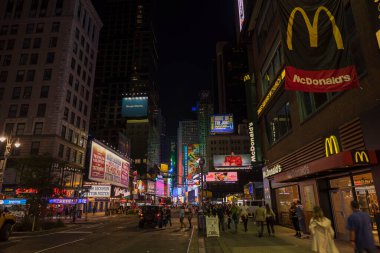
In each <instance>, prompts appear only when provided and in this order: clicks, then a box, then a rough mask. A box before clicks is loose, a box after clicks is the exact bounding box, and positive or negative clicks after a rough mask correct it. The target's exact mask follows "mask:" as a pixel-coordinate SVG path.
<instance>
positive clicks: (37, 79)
mask: <svg viewBox="0 0 380 253" xmlns="http://www.w3.org/2000/svg"><path fill="white" fill-rule="evenodd" d="M0 10H2V11H1V14H0V15H1V16H0V27H1V31H0V58H1V70H0V122H1V124H0V133H4V134H6V135H8V136H12V137H13V139H16V138H17V139H19V141H20V143H21V146H20V147H19V148H18V149H14V150H13V154H12V155H11V157H10V159H9V161H8V164H7V168H6V170H5V181H4V184H5V186H7V185H11V184H15V183H17V182H16V171H15V170H14V169H13V168H14V163H13V160H15V159H20V158H22V157H27V156H29V155H42V154H49V155H51V156H52V157H53V158H55V159H56V160H57V161H65V162H67V163H68V165H67V166H66V167H65V168H59V167H55V170H57V171H56V172H57V174H59V173H61V175H64V174H66V175H67V177H66V178H67V179H66V182H65V185H66V186H67V187H77V186H79V185H80V184H81V181H82V174H83V172H82V169H83V167H84V156H85V151H86V150H85V149H86V141H87V136H88V130H89V120H90V112H91V98H92V94H93V81H94V79H95V78H94V76H95V66H96V58H97V51H98V50H97V48H98V38H99V37H98V36H99V31H100V29H101V27H102V22H101V20H100V18H99V17H98V14H97V13H96V11H95V9H94V7H93V6H92V4H91V1H90V0H81V1H78V0H68V1H48V0H41V1H38V0H37V1H12V0H7V1H0ZM0 174H2V171H0ZM0 178H2V177H1V176H0ZM0 184H1V182H0Z"/></svg>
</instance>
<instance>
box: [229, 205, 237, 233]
mask: <svg viewBox="0 0 380 253" xmlns="http://www.w3.org/2000/svg"><path fill="white" fill-rule="evenodd" d="M230 212H231V219H232V221H233V223H234V227H235V232H237V227H238V223H239V208H238V207H237V206H236V204H235V203H233V204H232V206H231V209H230Z"/></svg>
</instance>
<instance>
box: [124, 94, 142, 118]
mask: <svg viewBox="0 0 380 253" xmlns="http://www.w3.org/2000/svg"><path fill="white" fill-rule="evenodd" d="M121 115H122V116H123V117H127V118H141V117H146V116H147V115H148V97H126V98H123V100H122V110H121Z"/></svg>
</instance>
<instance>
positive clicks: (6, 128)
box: [4, 123, 15, 135]
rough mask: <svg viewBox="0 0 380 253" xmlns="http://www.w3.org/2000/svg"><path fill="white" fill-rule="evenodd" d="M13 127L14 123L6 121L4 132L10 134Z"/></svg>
mask: <svg viewBox="0 0 380 253" xmlns="http://www.w3.org/2000/svg"><path fill="white" fill-rule="evenodd" d="M14 127H15V124H14V123H7V124H5V130H4V133H5V134H7V135H11V134H12V133H13V129H14Z"/></svg>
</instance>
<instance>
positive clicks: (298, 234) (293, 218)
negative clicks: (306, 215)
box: [289, 202, 301, 238]
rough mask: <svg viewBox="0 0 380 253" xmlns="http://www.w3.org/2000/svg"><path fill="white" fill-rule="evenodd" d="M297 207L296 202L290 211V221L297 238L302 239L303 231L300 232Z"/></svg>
mask: <svg viewBox="0 0 380 253" xmlns="http://www.w3.org/2000/svg"><path fill="white" fill-rule="evenodd" d="M296 205H297V204H296V202H292V204H291V206H290V209H289V217H290V220H291V221H292V224H293V227H294V230H295V231H296V234H295V236H296V237H299V238H300V237H301V230H300V224H299V222H298V217H297V213H296Z"/></svg>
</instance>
